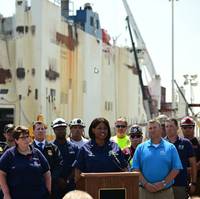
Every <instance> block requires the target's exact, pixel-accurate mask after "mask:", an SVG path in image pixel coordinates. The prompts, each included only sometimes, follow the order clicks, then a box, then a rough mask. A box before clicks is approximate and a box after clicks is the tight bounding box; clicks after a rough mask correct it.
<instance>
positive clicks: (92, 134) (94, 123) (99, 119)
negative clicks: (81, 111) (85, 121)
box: [89, 117, 111, 141]
mask: <svg viewBox="0 0 200 199" xmlns="http://www.w3.org/2000/svg"><path fill="white" fill-rule="evenodd" d="M100 123H104V124H105V125H106V127H107V128H108V135H107V137H106V141H108V140H109V139H110V137H111V130H110V124H109V122H108V120H106V119H105V118H103V117H99V118H95V119H94V120H93V121H92V123H91V124H90V127H89V136H90V138H91V139H93V140H94V139H95V135H94V133H93V130H92V129H93V128H96V127H97V126H98V125H99V124H100Z"/></svg>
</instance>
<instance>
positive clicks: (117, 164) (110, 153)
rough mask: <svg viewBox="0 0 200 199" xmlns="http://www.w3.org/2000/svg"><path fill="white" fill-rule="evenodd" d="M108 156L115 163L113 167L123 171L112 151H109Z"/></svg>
mask: <svg viewBox="0 0 200 199" xmlns="http://www.w3.org/2000/svg"><path fill="white" fill-rule="evenodd" d="M109 156H112V157H113V159H114V161H113V162H114V163H115V165H116V166H117V167H118V168H119V169H120V170H123V169H122V168H121V163H120V161H119V159H118V158H117V156H116V154H115V152H114V151H112V150H111V151H109Z"/></svg>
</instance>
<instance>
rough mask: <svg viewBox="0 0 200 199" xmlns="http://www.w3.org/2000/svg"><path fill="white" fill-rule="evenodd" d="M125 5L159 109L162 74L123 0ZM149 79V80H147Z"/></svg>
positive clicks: (142, 63)
mask: <svg viewBox="0 0 200 199" xmlns="http://www.w3.org/2000/svg"><path fill="white" fill-rule="evenodd" d="M122 2H123V5H124V7H125V10H126V13H127V16H128V18H129V22H130V26H131V29H132V31H133V33H134V35H135V39H136V43H137V55H138V59H139V62H140V67H141V68H142V66H144V67H145V68H146V69H147V71H148V73H149V77H150V81H149V82H148V88H149V92H150V94H151V96H152V99H153V100H155V101H156V103H157V109H158V110H159V109H160V102H161V86H160V75H158V74H157V73H156V70H155V67H154V64H153V62H152V59H151V57H150V55H149V52H148V50H147V48H146V45H145V42H144V40H143V38H142V35H141V34H140V31H139V28H138V26H137V24H136V22H135V19H134V17H133V14H132V12H131V10H130V7H129V5H128V3H127V1H126V0H122ZM147 81H148V80H147Z"/></svg>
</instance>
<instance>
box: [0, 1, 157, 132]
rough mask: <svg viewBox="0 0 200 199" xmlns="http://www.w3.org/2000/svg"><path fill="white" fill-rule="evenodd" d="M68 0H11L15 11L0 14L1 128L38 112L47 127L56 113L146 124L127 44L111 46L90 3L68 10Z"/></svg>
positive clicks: (25, 121)
mask: <svg viewBox="0 0 200 199" xmlns="http://www.w3.org/2000/svg"><path fill="white" fill-rule="evenodd" d="M68 3H69V2H68V1H62V2H61V4H60V3H59V1H49V0H32V1H31V2H30V4H29V3H28V2H27V1H26V0H16V13H15V15H14V16H13V17H9V18H3V17H2V16H1V18H0V49H1V51H0V114H1V115H0V120H1V126H0V128H1V129H2V128H3V126H4V125H5V124H6V123H8V122H13V123H15V124H24V125H26V126H29V127H30V126H31V124H32V122H33V121H34V120H35V119H36V118H37V115H38V114H43V115H44V118H45V122H46V123H47V125H48V126H50V124H51V121H52V120H53V119H55V118H56V117H58V116H59V117H63V118H65V119H66V120H67V121H69V120H71V119H72V118H74V117H80V118H82V119H83V120H84V121H85V122H86V125H87V126H88V125H89V124H90V122H91V120H93V119H94V118H95V117H100V116H102V117H106V118H107V119H108V120H109V121H110V124H111V126H113V125H114V121H115V120H116V118H117V117H120V116H123V117H126V119H127V120H128V122H129V124H133V123H139V124H145V123H146V121H147V115H146V112H145V110H144V107H143V99H142V95H141V88H140V85H139V81H138V75H137V71H136V70H135V71H134V70H133V69H131V70H130V68H129V67H127V66H134V65H135V60H134V57H133V55H132V51H131V49H130V48H128V47H118V46H116V45H110V43H109V35H108V34H107V33H106V32H105V30H103V29H102V28H101V26H100V19H99V17H98V14H97V13H95V12H94V11H93V10H92V7H91V5H90V4H86V5H85V7H84V9H81V8H80V10H78V11H77V14H76V15H75V16H69V15H68V13H66V12H67V10H68V9H69V6H68ZM62 8H63V9H64V10H63V9H62ZM158 103H159V102H158ZM49 133H50V134H49V135H51V131H49Z"/></svg>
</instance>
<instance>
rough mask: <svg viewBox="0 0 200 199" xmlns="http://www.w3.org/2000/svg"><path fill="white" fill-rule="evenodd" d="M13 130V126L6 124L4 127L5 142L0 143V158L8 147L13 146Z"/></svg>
mask: <svg viewBox="0 0 200 199" xmlns="http://www.w3.org/2000/svg"><path fill="white" fill-rule="evenodd" d="M14 128H15V126H14V124H6V125H5V126H4V132H3V135H4V137H5V139H6V141H5V142H2V141H0V157H1V156H2V155H3V153H4V152H5V151H6V150H7V149H8V148H9V147H12V146H15V139H14V138H13V130H14Z"/></svg>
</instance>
